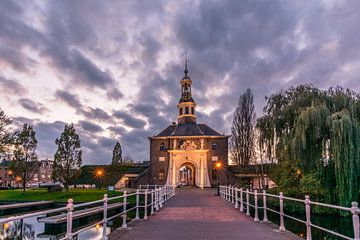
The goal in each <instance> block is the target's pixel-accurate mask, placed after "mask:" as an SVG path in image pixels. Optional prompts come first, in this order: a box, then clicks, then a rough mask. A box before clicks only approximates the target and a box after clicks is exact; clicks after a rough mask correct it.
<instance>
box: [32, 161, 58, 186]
mask: <svg viewBox="0 0 360 240" xmlns="http://www.w3.org/2000/svg"><path fill="white" fill-rule="evenodd" d="M53 164H54V162H53V161H51V160H48V159H44V160H40V161H39V167H38V169H37V171H36V172H35V174H34V178H33V181H31V182H32V183H34V184H38V183H50V182H52V168H53Z"/></svg>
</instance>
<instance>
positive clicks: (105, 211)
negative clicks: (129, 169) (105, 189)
mask: <svg viewBox="0 0 360 240" xmlns="http://www.w3.org/2000/svg"><path fill="white" fill-rule="evenodd" d="M107 208H108V195H107V194H104V218H103V237H102V240H107V239H108V238H107V236H106V223H107Z"/></svg>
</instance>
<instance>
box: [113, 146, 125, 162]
mask: <svg viewBox="0 0 360 240" xmlns="http://www.w3.org/2000/svg"><path fill="white" fill-rule="evenodd" d="M122 163H123V158H122V149H121V145H120V143H119V142H118V141H117V142H116V144H115V146H114V150H113V156H112V160H111V164H122Z"/></svg>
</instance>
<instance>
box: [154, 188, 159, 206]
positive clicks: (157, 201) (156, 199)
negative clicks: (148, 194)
mask: <svg viewBox="0 0 360 240" xmlns="http://www.w3.org/2000/svg"><path fill="white" fill-rule="evenodd" d="M155 210H156V211H159V189H158V188H157V187H155Z"/></svg>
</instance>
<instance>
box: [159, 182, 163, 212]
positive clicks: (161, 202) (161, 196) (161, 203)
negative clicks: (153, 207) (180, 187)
mask: <svg viewBox="0 0 360 240" xmlns="http://www.w3.org/2000/svg"><path fill="white" fill-rule="evenodd" d="M159 190H160V191H159V194H160V198H159V200H160V201H159V203H160V208H162V207H163V200H164V187H160V189H159Z"/></svg>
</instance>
